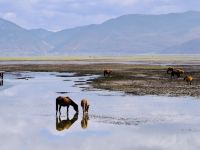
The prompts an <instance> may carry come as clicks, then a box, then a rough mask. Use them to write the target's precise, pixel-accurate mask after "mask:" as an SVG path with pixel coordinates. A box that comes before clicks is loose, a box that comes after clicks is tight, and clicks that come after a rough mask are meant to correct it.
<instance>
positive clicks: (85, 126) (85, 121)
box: [81, 113, 89, 129]
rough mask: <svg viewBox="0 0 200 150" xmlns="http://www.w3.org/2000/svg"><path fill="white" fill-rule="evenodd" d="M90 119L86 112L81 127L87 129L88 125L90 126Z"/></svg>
mask: <svg viewBox="0 0 200 150" xmlns="http://www.w3.org/2000/svg"><path fill="white" fill-rule="evenodd" d="M88 120H89V116H88V113H84V114H83V117H82V120H81V127H82V128H83V129H86V128H87V126H88Z"/></svg>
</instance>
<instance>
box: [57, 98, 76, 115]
mask: <svg viewBox="0 0 200 150" xmlns="http://www.w3.org/2000/svg"><path fill="white" fill-rule="evenodd" d="M70 105H71V106H72V107H73V108H74V110H75V111H76V112H78V105H77V104H76V103H75V102H74V101H73V100H72V99H71V98H69V97H63V96H59V97H57V98H56V115H57V111H58V107H59V112H60V109H61V107H62V106H65V107H67V114H68V110H69V106H70ZM60 114H61V112H60Z"/></svg>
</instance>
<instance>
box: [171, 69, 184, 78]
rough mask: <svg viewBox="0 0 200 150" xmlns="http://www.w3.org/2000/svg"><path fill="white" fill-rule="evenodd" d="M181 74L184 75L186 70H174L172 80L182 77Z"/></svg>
mask: <svg viewBox="0 0 200 150" xmlns="http://www.w3.org/2000/svg"><path fill="white" fill-rule="evenodd" d="M181 74H184V70H181V69H176V70H172V71H171V79H172V77H174V76H175V75H176V76H177V78H179V77H180V76H181Z"/></svg>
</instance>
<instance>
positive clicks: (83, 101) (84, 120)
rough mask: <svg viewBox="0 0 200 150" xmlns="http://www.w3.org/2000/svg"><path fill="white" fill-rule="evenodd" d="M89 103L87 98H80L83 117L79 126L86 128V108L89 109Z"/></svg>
mask: <svg viewBox="0 0 200 150" xmlns="http://www.w3.org/2000/svg"><path fill="white" fill-rule="evenodd" d="M89 106H90V105H89V103H88V101H87V99H82V100H81V107H82V109H83V117H82V120H81V127H82V128H83V129H86V128H87V126H88V120H89V117H88V110H89Z"/></svg>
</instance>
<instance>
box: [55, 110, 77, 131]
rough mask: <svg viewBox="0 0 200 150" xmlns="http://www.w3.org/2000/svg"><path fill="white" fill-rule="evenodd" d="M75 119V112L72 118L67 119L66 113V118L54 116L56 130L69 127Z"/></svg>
mask: <svg viewBox="0 0 200 150" xmlns="http://www.w3.org/2000/svg"><path fill="white" fill-rule="evenodd" d="M76 120H78V113H77V112H76V113H75V114H74V116H73V118H72V119H69V117H68V115H67V119H66V120H61V118H60V115H59V118H58V117H57V116H56V130H58V131H63V130H64V129H69V128H70V127H71V126H72V124H73V123H74V122H75V121H76Z"/></svg>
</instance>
